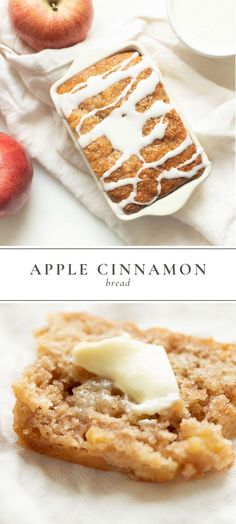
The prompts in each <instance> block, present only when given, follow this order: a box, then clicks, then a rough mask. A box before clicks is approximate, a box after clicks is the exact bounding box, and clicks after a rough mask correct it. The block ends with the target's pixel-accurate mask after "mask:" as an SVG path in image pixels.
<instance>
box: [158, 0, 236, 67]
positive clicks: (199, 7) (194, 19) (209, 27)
mask: <svg viewBox="0 0 236 524" xmlns="http://www.w3.org/2000/svg"><path fill="white" fill-rule="evenodd" d="M168 17H169V21H170V24H171V26H172V29H173V30H174V31H175V33H176V34H177V36H178V37H179V39H180V40H181V41H182V42H183V43H184V44H185V45H186V46H188V47H189V48H191V49H192V50H194V51H195V52H197V53H200V54H202V55H205V56H211V57H226V56H232V55H234V54H236V0H168Z"/></svg>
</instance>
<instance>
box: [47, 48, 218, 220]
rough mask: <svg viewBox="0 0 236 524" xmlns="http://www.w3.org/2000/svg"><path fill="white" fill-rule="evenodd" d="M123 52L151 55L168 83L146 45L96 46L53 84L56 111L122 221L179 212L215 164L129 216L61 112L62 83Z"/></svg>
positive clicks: (174, 104) (153, 63)
mask: <svg viewBox="0 0 236 524" xmlns="http://www.w3.org/2000/svg"><path fill="white" fill-rule="evenodd" d="M123 51H138V52H139V53H140V54H141V55H143V56H147V57H148V58H149V60H150V61H151V63H152V67H153V69H154V70H156V71H157V72H158V74H159V75H160V78H161V81H162V82H163V84H164V87H165V82H164V81H163V78H162V76H161V74H160V71H159V69H158V67H157V65H156V64H155V62H154V61H153V59H152V58H151V56H150V54H149V53H148V52H147V50H146V49H145V47H144V46H143V45H140V44H139V43H138V42H136V41H130V42H127V43H126V44H125V45H124V46H123V47H118V46H117V47H115V46H113V47H112V48H111V49H110V52H109V53H107V49H105V48H103V49H102V48H99V49H96V50H95V49H93V50H92V52H91V54H89V55H82V56H80V57H79V58H78V59H76V60H75V61H74V62H73V64H72V65H71V67H70V68H69V69H68V71H67V72H66V74H65V75H63V76H62V77H61V78H60V79H59V80H58V81H57V82H56V83H54V84H53V86H52V87H51V97H52V100H53V102H54V104H55V107H56V110H57V112H58V114H59V116H60V117H61V118H62V120H63V122H64V124H65V126H66V128H67V130H68V132H69V134H70V136H71V138H72V140H73V142H74V144H75V147H76V148H77V149H78V151H79V153H80V155H81V156H82V157H83V159H84V161H85V163H86V165H87V166H88V169H89V172H90V173H91V175H92V176H93V178H94V180H95V182H96V184H97V186H98V188H99V190H100V191H102V193H103V195H104V198H105V199H106V201H107V203H108V205H109V206H110V208H111V209H112V211H113V212H114V214H115V215H116V216H117V217H118V218H119V219H120V220H124V221H130V220H135V219H137V218H140V217H143V216H164V215H171V214H173V213H175V212H176V211H178V210H179V209H181V208H182V207H183V206H184V205H185V204H186V202H187V201H188V200H189V198H190V196H191V195H192V193H193V191H194V190H195V189H196V188H197V186H198V185H199V184H201V182H203V181H204V180H205V179H206V178H207V177H208V176H209V174H210V171H211V164H210V163H208V165H207V167H205V169H204V172H203V174H202V175H201V176H200V177H199V178H197V179H195V180H190V181H189V182H187V183H186V184H184V185H183V186H181V187H179V188H178V189H176V190H174V191H173V192H172V193H170V194H169V195H167V196H166V197H163V198H160V199H157V200H156V201H155V202H154V203H152V204H150V205H149V206H147V207H145V208H143V209H140V211H138V212H137V213H133V214H131V215H126V214H125V213H124V212H123V211H122V210H121V209H120V208H119V206H118V205H117V204H115V203H113V202H112V200H111V199H110V198H109V196H107V194H106V192H105V191H104V190H103V187H102V184H101V182H100V181H99V179H98V177H97V176H96V174H95V172H94V171H93V169H92V168H91V165H90V164H89V162H88V160H87V158H86V156H85V154H84V151H83V149H82V148H81V147H80V145H79V143H78V140H77V139H76V136H75V134H74V133H73V131H72V130H71V128H70V126H69V124H68V123H67V121H66V119H65V117H64V115H63V113H62V111H61V108H60V101H59V100H60V95H58V93H57V90H58V88H59V87H60V86H61V84H63V83H64V82H66V81H67V80H69V79H70V78H72V77H73V76H74V75H75V74H77V73H79V72H80V71H82V70H83V69H86V68H87V67H90V66H91V65H93V64H95V63H96V62H98V61H99V60H102V59H104V58H106V57H109V56H111V55H113V54H115V53H119V52H123ZM165 91H166V93H167V95H168V97H169V99H170V103H171V104H172V105H173V106H174V107H175V108H176V110H177V112H178V114H179V115H180V116H181V118H182V121H183V123H184V125H185V127H186V128H187V130H188V133H189V135H190V137H191V139H192V141H193V143H194V144H195V146H196V147H201V145H200V143H199V140H198V139H197V137H196V135H195V134H194V133H193V131H192V130H191V128H190V126H189V124H188V122H186V118H185V117H184V116H183V114H182V111H180V110H179V108H178V107H177V104H176V102H175V100H174V99H173V96H172V95H171V94H170V93H169V92H168V90H167V89H166V87H165ZM202 157H203V160H207V156H206V153H205V152H203V154H202Z"/></svg>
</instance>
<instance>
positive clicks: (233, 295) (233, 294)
mask: <svg viewBox="0 0 236 524" xmlns="http://www.w3.org/2000/svg"><path fill="white" fill-rule="evenodd" d="M85 263H86V264H87V265H88V276H68V275H67V274H66V272H63V273H62V275H61V276H57V275H56V271H55V269H56V264H64V265H65V266H67V265H68V264H73V268H76V267H77V266H79V264H85ZM102 263H106V264H112V263H116V264H125V265H126V264H129V263H130V264H135V263H137V264H139V265H141V264H144V263H145V264H146V266H147V267H150V266H151V264H156V266H157V268H160V272H161V270H162V266H163V264H167V265H168V266H172V264H174V263H175V264H176V266H180V265H182V264H190V265H194V264H196V263H197V264H200V265H201V266H202V265H203V264H204V263H205V264H206V276H204V275H201V274H200V276H195V274H194V273H191V274H190V275H188V276H182V275H178V276H172V275H171V276H169V275H168V276H145V277H143V276H142V275H139V276H133V277H131V286H130V287H125V286H124V287H119V286H118V287H106V286H105V282H106V278H107V277H106V276H99V275H98V273H97V266H98V265H99V264H102ZM35 264H37V265H38V267H39V268H40V271H44V268H45V264H52V265H53V266H54V268H55V269H54V270H53V271H51V272H50V276H37V275H36V274H34V276H30V273H31V271H32V269H33V267H34V265H35ZM235 267H236V249H228V250H227V249H214V248H208V249H204V248H203V249H164V248H163V249H158V248H157V249H154V248H153V249H145V250H142V249H131V248H124V249H120V248H116V249H111V248H110V249H109V248H107V249H105V250H100V249H98V250H96V251H94V250H93V249H67V250H64V249H43V250H42V249H33V250H31V249H30V250H24V249H16V250H5V249H2V250H1V252H0V300H108V301H109V300H235V299H236V279H235ZM128 278H129V277H128V276H123V277H120V276H116V277H112V276H111V277H109V280H112V281H114V282H115V281H120V280H121V281H127V280H128Z"/></svg>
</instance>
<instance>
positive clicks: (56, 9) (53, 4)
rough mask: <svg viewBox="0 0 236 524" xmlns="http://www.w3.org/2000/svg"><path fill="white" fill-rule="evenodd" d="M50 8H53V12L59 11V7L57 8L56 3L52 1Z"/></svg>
mask: <svg viewBox="0 0 236 524" xmlns="http://www.w3.org/2000/svg"><path fill="white" fill-rule="evenodd" d="M50 6H51V8H52V10H53V11H58V7H57V4H56V2H53V1H52V0H51V1H50Z"/></svg>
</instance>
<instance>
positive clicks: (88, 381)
mask: <svg viewBox="0 0 236 524" xmlns="http://www.w3.org/2000/svg"><path fill="white" fill-rule="evenodd" d="M124 332H128V333H130V335H131V336H132V337H133V338H135V339H137V340H143V341H145V342H150V343H153V344H163V345H164V347H165V349H166V351H167V353H168V357H169V359H170V362H171V365H172V367H173V370H174V372H175V375H176V378H177V381H178V384H179V388H180V392H181V397H182V405H181V406H179V405H175V407H173V408H172V409H170V410H167V411H166V412H163V413H162V414H161V415H154V416H147V415H140V414H137V413H134V412H132V410H131V409H130V405H129V404H128V403H127V402H126V401H125V398H124V395H123V394H122V392H121V391H120V390H117V389H116V388H115V387H114V385H113V384H112V383H111V382H110V381H109V380H106V379H103V378H99V377H98V376H95V375H93V374H91V373H89V372H87V371H85V370H84V369H82V368H80V367H78V366H76V365H75V364H74V363H73V362H72V358H71V357H72V349H73V347H74V345H75V344H76V343H77V342H79V341H83V340H98V339H101V338H104V337H111V336H116V335H119V334H122V333H124ZM36 338H37V342H38V358H37V361H36V363H35V364H34V365H32V366H30V367H29V368H28V369H27V370H26V371H25V373H24V376H23V379H22V380H21V381H19V382H17V383H16V384H14V386H13V387H14V392H15V396H16V404H15V408H14V429H15V431H16V433H17V434H18V435H19V442H20V444H21V445H23V446H25V447H27V448H30V449H32V450H34V451H36V452H39V453H43V454H46V455H50V456H53V457H57V458H59V459H63V460H67V461H71V462H75V463H78V464H82V465H84V466H88V467H92V468H98V469H102V470H117V471H121V472H124V473H126V474H127V475H129V476H130V477H132V478H134V479H136V480H144V481H150V482H165V481H169V480H173V479H174V478H175V477H177V476H182V477H184V478H185V479H190V478H193V477H197V476H202V475H204V474H205V473H207V472H209V471H212V470H215V471H221V470H225V469H227V468H228V467H229V466H230V465H231V464H232V462H233V459H234V454H233V448H232V443H231V441H230V440H228V439H229V438H230V437H233V436H235V434H236V373H235V370H236V346H235V345H230V344H220V343H217V342H215V341H214V340H212V339H198V338H194V337H190V336H185V335H182V334H177V333H172V332H170V331H168V330H166V329H161V328H154V329H148V330H146V331H142V330H140V329H139V328H138V327H136V326H135V325H133V324H129V323H127V324H119V323H115V322H110V321H107V320H104V319H101V318H97V317H94V316H90V315H87V314H83V313H73V314H72V313H66V314H63V313H60V314H54V315H52V316H50V318H49V322H48V326H47V327H45V329H42V330H41V331H38V332H37V333H36Z"/></svg>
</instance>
